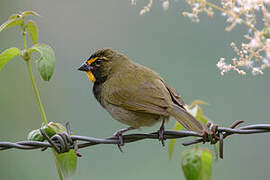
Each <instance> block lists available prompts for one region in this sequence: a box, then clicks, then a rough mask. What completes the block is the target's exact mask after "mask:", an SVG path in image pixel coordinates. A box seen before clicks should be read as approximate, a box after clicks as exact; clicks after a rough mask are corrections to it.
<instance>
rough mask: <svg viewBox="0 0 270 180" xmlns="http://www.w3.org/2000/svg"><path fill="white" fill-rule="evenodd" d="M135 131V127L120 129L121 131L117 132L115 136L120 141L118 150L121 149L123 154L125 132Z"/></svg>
mask: <svg viewBox="0 0 270 180" xmlns="http://www.w3.org/2000/svg"><path fill="white" fill-rule="evenodd" d="M133 129H135V128H134V127H128V128H124V129H120V130H118V131H116V132H115V133H114V134H113V136H114V137H117V138H118V139H119V144H117V146H118V149H119V150H120V151H121V152H123V150H122V148H121V147H122V146H124V140H123V133H124V132H127V131H129V130H133Z"/></svg>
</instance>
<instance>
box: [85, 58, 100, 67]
mask: <svg viewBox="0 0 270 180" xmlns="http://www.w3.org/2000/svg"><path fill="white" fill-rule="evenodd" d="M98 58H99V57H94V58H91V59H89V60H88V61H87V64H88V65H90V64H92V63H93V62H95V61H96V60H97V59H98Z"/></svg>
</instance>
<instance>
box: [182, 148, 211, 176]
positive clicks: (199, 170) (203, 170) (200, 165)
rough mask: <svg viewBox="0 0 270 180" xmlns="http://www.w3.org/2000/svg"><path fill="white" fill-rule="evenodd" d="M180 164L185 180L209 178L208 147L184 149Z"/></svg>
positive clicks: (209, 159)
mask: <svg viewBox="0 0 270 180" xmlns="http://www.w3.org/2000/svg"><path fill="white" fill-rule="evenodd" d="M181 164H182V170H183V172H184V175H185V177H186V180H211V176H212V154H211V152H210V151H209V150H208V149H203V148H200V149H198V148H195V149H188V150H185V151H184V152H183V153H182V159H181Z"/></svg>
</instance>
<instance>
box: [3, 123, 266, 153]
mask: <svg viewBox="0 0 270 180" xmlns="http://www.w3.org/2000/svg"><path fill="white" fill-rule="evenodd" d="M241 123H243V121H236V122H234V123H233V124H232V125H231V126H230V127H229V128H227V127H216V129H215V132H214V133H215V136H216V137H217V138H213V137H207V138H206V139H205V137H203V136H202V135H199V134H197V133H196V132H193V131H171V130H169V131H165V132H164V139H179V138H185V137H197V138H198V139H196V140H192V141H190V142H184V143H182V144H183V145H184V146H188V145H192V144H197V143H205V142H210V143H211V144H216V143H217V142H219V144H220V145H219V155H220V158H223V142H224V139H225V138H227V137H228V136H230V135H234V134H257V133H268V132H270V124H253V125H247V126H242V127H239V128H236V126H238V125H239V124H241ZM66 129H67V132H63V133H60V134H55V135H54V136H52V137H51V138H49V137H48V136H47V134H46V133H45V131H44V130H42V129H41V130H40V131H41V134H42V135H43V136H44V138H45V139H46V140H47V142H39V141H19V142H15V143H12V142H0V151H1V150H8V149H22V150H33V149H41V150H42V151H44V150H46V149H47V148H53V149H55V150H56V152H58V153H64V152H68V151H69V150H70V149H75V152H76V154H77V156H81V155H80V154H79V153H78V149H80V148H86V147H89V146H94V145H98V144H120V139H119V137H114V136H111V137H107V138H104V139H101V138H94V137H87V136H78V135H71V131H70V126H69V123H67V124H66ZM122 137H123V142H124V143H132V142H136V141H140V140H144V139H158V140H159V138H160V137H159V133H158V132H152V133H148V134H144V133H137V134H126V135H123V136H122Z"/></svg>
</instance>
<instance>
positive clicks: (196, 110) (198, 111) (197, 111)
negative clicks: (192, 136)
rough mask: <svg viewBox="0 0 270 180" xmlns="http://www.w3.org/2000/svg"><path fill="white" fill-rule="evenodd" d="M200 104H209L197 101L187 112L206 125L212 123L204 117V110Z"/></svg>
mask: <svg viewBox="0 0 270 180" xmlns="http://www.w3.org/2000/svg"><path fill="white" fill-rule="evenodd" d="M198 104H207V103H206V102H204V101H201V100H195V101H193V102H192V103H191V105H189V106H188V108H187V111H188V112H189V113H190V114H192V115H193V116H194V117H196V119H198V120H199V121H200V122H201V123H203V124H206V123H207V122H211V121H210V120H209V119H208V118H207V117H206V116H204V114H203V111H202V108H201V107H200V106H199V105H198Z"/></svg>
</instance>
